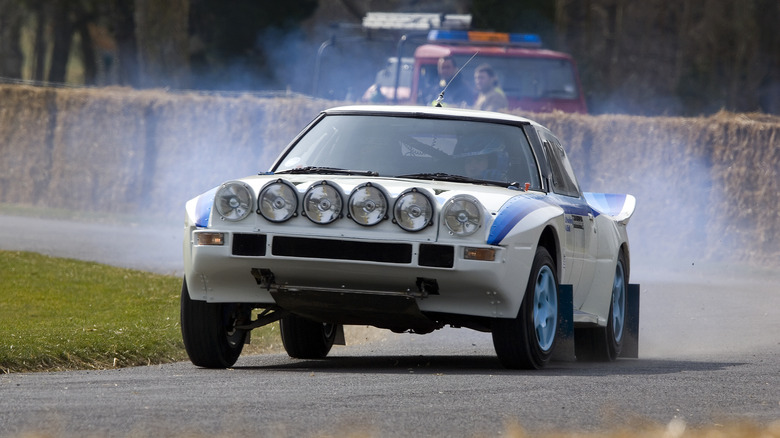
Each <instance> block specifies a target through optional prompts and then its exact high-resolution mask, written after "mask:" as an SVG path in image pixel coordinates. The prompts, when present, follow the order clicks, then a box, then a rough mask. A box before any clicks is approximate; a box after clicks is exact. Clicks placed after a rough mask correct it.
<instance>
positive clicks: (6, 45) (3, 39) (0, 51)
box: [0, 0, 23, 78]
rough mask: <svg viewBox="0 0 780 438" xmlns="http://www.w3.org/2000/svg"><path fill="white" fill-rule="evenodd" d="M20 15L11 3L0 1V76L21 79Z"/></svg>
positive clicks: (5, 0) (4, 0)
mask: <svg viewBox="0 0 780 438" xmlns="http://www.w3.org/2000/svg"><path fill="white" fill-rule="evenodd" d="M21 23H22V14H21V13H20V11H19V8H18V6H16V4H14V2H13V1H9V0H0V76H3V77H11V78H21V77H22V60H23V58H22V49H21V46H20V44H19V42H20V37H21V35H20V30H21Z"/></svg>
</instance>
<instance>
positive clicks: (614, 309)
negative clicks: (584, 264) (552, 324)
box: [574, 251, 628, 362]
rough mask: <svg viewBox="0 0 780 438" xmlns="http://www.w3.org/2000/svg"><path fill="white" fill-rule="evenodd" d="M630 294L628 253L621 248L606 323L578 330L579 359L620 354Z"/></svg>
mask: <svg viewBox="0 0 780 438" xmlns="http://www.w3.org/2000/svg"><path fill="white" fill-rule="evenodd" d="M627 295H628V264H627V263H626V256H625V254H624V253H623V251H620V254H619V255H618V261H617V264H616V266H615V278H614V279H613V281H612V299H611V300H610V305H609V314H608V315H609V317H608V318H607V326H606V327H598V328H584V329H577V330H575V333H574V346H575V347H574V348H575V354H576V356H577V359H578V360H583V361H592V362H609V361H613V360H615V359H617V358H618V356H620V351H621V350H622V348H623V339H624V337H625V336H624V334H625V326H626V298H627Z"/></svg>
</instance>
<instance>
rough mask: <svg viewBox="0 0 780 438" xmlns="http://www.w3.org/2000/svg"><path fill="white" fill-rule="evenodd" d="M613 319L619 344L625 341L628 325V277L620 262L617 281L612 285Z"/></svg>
mask: <svg viewBox="0 0 780 438" xmlns="http://www.w3.org/2000/svg"><path fill="white" fill-rule="evenodd" d="M611 317H612V329H613V332H614V336H615V342H618V343H619V342H620V341H621V340H622V339H623V327H624V326H625V323H626V275H625V271H624V270H623V263H621V262H620V261H618V264H617V267H616V268H615V280H614V281H613V283H612V315H611Z"/></svg>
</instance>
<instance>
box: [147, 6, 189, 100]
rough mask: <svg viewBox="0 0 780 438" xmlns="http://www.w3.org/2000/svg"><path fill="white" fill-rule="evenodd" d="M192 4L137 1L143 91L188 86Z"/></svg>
mask: <svg viewBox="0 0 780 438" xmlns="http://www.w3.org/2000/svg"><path fill="white" fill-rule="evenodd" d="M188 21H189V0H169V1H166V2H160V1H157V0H136V1H135V35H136V41H137V42H138V66H139V71H140V73H141V81H140V85H141V86H142V87H172V88H179V89H180V88H187V87H188V86H189V35H188Z"/></svg>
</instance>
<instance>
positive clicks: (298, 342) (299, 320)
mask: <svg viewBox="0 0 780 438" xmlns="http://www.w3.org/2000/svg"><path fill="white" fill-rule="evenodd" d="M337 328H338V327H337V326H336V325H335V324H323V323H321V322H316V321H312V320H310V319H306V318H303V317H300V316H298V315H287V316H285V317H284V318H282V319H281V320H280V321H279V329H280V331H281V334H282V344H283V345H284V349H285V351H287V354H288V355H290V357H294V358H296V359H321V358H323V357H325V356H327V355H328V352H329V351H330V349H331V347H333V342H334V341H335V340H336V334H337V333H338V330H337Z"/></svg>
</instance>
